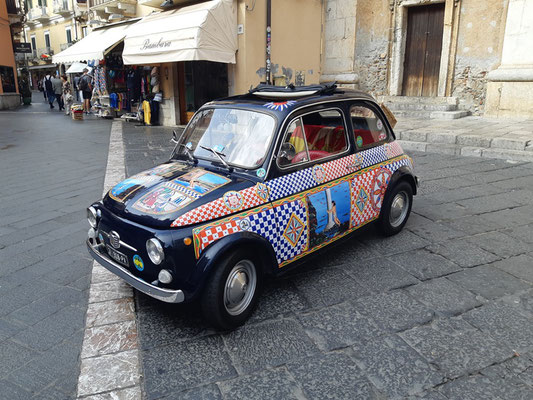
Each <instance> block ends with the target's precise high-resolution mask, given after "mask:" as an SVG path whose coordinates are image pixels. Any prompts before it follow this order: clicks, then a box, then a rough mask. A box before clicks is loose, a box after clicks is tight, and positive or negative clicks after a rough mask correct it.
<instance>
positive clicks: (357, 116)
mask: <svg viewBox="0 0 533 400" xmlns="http://www.w3.org/2000/svg"><path fill="white" fill-rule="evenodd" d="M350 117H351V119H352V125H353V134H354V138H355V143H356V145H357V148H358V149H364V148H367V147H372V146H375V145H377V144H379V143H383V142H385V141H386V140H387V138H388V135H387V129H386V127H385V124H384V123H383V121H382V120H381V119H380V118H379V116H378V115H376V113H375V112H374V111H372V110H371V109H370V108H368V107H365V106H352V107H351V108H350Z"/></svg>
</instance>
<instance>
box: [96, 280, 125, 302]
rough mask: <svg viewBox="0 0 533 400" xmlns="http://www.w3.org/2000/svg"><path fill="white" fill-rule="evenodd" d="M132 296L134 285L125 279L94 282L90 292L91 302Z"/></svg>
mask: <svg viewBox="0 0 533 400" xmlns="http://www.w3.org/2000/svg"><path fill="white" fill-rule="evenodd" d="M132 296H133V289H132V287H131V286H130V285H128V284H127V283H126V282H124V281H123V280H118V281H109V282H102V283H93V284H92V285H91V290H90V294H89V303H97V302H101V301H108V300H117V299H124V298H128V297H132Z"/></svg>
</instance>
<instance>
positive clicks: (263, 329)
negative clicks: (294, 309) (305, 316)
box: [224, 319, 317, 373]
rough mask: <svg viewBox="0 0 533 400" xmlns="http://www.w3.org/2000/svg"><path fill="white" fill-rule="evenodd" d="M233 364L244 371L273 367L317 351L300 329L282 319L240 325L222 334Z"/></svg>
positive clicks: (294, 323)
mask: <svg viewBox="0 0 533 400" xmlns="http://www.w3.org/2000/svg"><path fill="white" fill-rule="evenodd" d="M224 341H225V343H226V346H227V348H228V351H229V353H230V354H231V357H232V359H233V362H234V365H235V367H236V368H237V369H238V370H239V371H242V372H244V373H250V372H255V371H258V370H261V369H263V368H265V367H276V366H279V365H282V364H284V363H286V362H289V361H294V360H297V359H301V358H303V357H306V356H309V355H311V354H313V353H315V352H316V351H317V348H316V347H315V345H314V344H313V343H312V341H311V340H310V339H309V338H308V337H307V335H306V334H305V332H304V330H303V328H302V327H301V326H300V325H298V324H297V323H296V322H295V321H293V320H289V319H284V320H277V321H269V322H264V323H261V324H257V325H250V326H244V327H242V328H240V329H238V330H236V331H233V332H230V333H228V334H226V335H224Z"/></svg>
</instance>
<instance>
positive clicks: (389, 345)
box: [354, 334, 444, 398]
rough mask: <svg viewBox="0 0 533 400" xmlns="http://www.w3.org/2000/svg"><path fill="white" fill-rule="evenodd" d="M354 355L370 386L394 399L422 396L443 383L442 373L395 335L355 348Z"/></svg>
mask: <svg viewBox="0 0 533 400" xmlns="http://www.w3.org/2000/svg"><path fill="white" fill-rule="evenodd" d="M354 352H355V355H354V357H355V359H356V361H357V365H358V366H359V367H360V368H361V369H362V370H363V372H364V373H365V375H366V376H367V377H368V379H369V380H370V382H371V383H372V384H374V386H376V387H377V388H378V389H379V390H380V391H382V392H383V393H385V395H386V396H388V397H391V398H397V397H403V396H407V395H413V394H415V393H419V392H421V391H423V390H425V389H429V388H431V387H433V386H435V385H437V384H439V383H441V382H443V380H444V376H443V375H442V373H441V372H439V371H436V370H435V369H434V368H433V367H432V366H431V365H429V364H428V363H427V362H426V361H425V360H424V359H423V358H422V357H421V356H420V355H419V354H418V353H417V352H416V351H415V350H413V349H412V348H411V347H410V346H408V345H407V343H405V342H404V341H403V340H402V339H401V338H400V337H398V336H397V335H395V334H393V335H390V336H382V337H380V338H377V339H374V340H373V341H372V342H370V343H365V344H364V345H362V346H354Z"/></svg>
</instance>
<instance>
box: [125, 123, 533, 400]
mask: <svg viewBox="0 0 533 400" xmlns="http://www.w3.org/2000/svg"><path fill="white" fill-rule="evenodd" d="M170 137H171V130H168V129H163V128H139V127H134V126H133V125H132V124H125V125H124V143H125V149H126V150H125V157H126V173H127V175H132V174H134V173H137V172H139V171H141V170H143V169H146V168H149V167H151V166H152V165H154V164H155V163H159V162H162V161H164V160H166V157H167V156H168V154H169V152H170V150H171V145H170V143H169V138H170ZM412 156H413V157H414V160H415V167H416V168H417V173H418V174H419V176H420V178H421V180H422V184H421V187H420V190H419V194H418V196H416V197H415V202H414V207H413V213H412V215H411V218H410V220H409V222H408V225H407V227H406V229H405V230H404V231H403V232H401V233H400V234H398V235H397V236H394V237H389V238H381V237H379V236H378V235H377V234H376V233H375V232H374V230H373V229H372V228H368V229H365V230H364V231H363V232H360V233H359V234H357V235H356V236H355V237H353V238H351V239H350V240H348V241H346V242H344V243H342V244H340V245H338V246H336V247H334V248H329V249H328V250H326V251H325V252H323V253H322V254H321V255H320V256H318V257H317V258H315V259H313V260H310V261H309V262H308V263H306V264H304V265H303V266H301V267H300V268H299V269H297V270H296V271H295V272H294V273H291V274H290V276H287V277H286V278H285V279H283V280H278V281H274V282H270V283H269V284H268V285H267V287H266V290H265V293H264V294H263V297H262V300H261V302H260V304H259V307H258V309H257V311H256V312H255V314H254V316H253V317H252V319H251V320H250V321H249V322H248V323H247V324H246V326H244V327H242V328H241V329H238V330H236V331H234V332H231V333H226V334H218V333H215V332H213V331H211V330H209V329H208V328H207V327H206V326H205V325H204V323H203V322H202V320H201V319H200V318H199V317H198V315H199V311H198V310H197V309H196V308H195V307H194V306H182V307H173V306H167V305H164V304H162V303H159V302H157V301H155V300H152V299H151V298H148V297H146V296H144V295H142V294H139V293H137V294H136V300H137V319H138V326H139V336H140V348H141V359H142V368H143V375H144V390H145V397H146V398H147V399H160V398H168V399H170V398H173V399H174V398H180V399H196V398H202V399H230V398H231V399H273V398H283V399H291V398H294V399H302V398H308V399H324V398H331V399H342V398H346V399H354V398H361V399H363V398H406V397H409V398H426V399H430V398H431V399H439V400H444V399H480V398H490V399H508V398H522V399H528V398H531V397H532V396H533V375H532V371H533V368H532V367H533V329H532V328H533V308H532V298H533V289H532V284H533V257H532V256H533V253H532V251H533V236H532V232H533V223H532V221H533V209H532V207H531V206H532V205H533V192H532V191H531V190H530V188H531V184H532V183H533V165H532V164H528V163H518V162H512V163H511V162H507V161H503V160H493V159H488V158H469V157H460V156H452V155H443V154H433V153H419V152H413V153H412Z"/></svg>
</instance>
